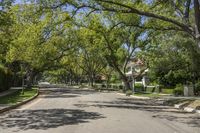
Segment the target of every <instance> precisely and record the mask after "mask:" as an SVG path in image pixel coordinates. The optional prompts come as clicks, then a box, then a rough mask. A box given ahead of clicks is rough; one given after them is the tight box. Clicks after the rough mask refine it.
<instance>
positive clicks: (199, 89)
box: [195, 81, 200, 96]
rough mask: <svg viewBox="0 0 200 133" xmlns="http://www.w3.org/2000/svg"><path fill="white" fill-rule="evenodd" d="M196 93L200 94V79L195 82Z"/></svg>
mask: <svg viewBox="0 0 200 133" xmlns="http://www.w3.org/2000/svg"><path fill="white" fill-rule="evenodd" d="M195 95H197V96H200V81H199V82H197V83H196V84H195Z"/></svg>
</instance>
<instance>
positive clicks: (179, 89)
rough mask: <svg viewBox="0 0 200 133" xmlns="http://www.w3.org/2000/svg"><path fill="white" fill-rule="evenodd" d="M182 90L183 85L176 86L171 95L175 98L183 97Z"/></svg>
mask: <svg viewBox="0 0 200 133" xmlns="http://www.w3.org/2000/svg"><path fill="white" fill-rule="evenodd" d="M183 90H184V87H183V85H181V84H177V85H176V88H175V89H174V91H173V93H174V95H175V96H183Z"/></svg>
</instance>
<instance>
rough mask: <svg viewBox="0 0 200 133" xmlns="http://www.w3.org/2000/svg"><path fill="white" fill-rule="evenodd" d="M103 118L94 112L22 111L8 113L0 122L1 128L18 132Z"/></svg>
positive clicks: (68, 110) (62, 110)
mask: <svg viewBox="0 0 200 133" xmlns="http://www.w3.org/2000/svg"><path fill="white" fill-rule="evenodd" d="M100 118H105V117H103V116H102V115H101V114H99V113H96V112H86V111H84V110H78V109H76V110H74V109H44V110H22V111H15V112H12V113H10V115H8V116H6V117H4V118H2V119H1V120H0V127H1V128H13V127H14V128H17V129H19V130H28V129H36V130H38V129H42V130H46V129H49V128H56V127H60V126H64V125H74V124H79V123H86V122H89V120H96V119H100Z"/></svg>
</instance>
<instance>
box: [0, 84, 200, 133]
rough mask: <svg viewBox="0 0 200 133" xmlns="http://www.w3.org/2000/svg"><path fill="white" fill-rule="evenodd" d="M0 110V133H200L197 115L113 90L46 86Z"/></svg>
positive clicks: (199, 117)
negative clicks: (20, 103) (18, 104)
mask: <svg viewBox="0 0 200 133" xmlns="http://www.w3.org/2000/svg"><path fill="white" fill-rule="evenodd" d="M40 91H41V95H40V96H39V97H38V98H37V99H35V100H34V101H32V102H30V103H28V104H26V105H24V106H21V107H20V108H17V109H15V110H12V111H10V112H5V113H4V114H0V133H13V132H15V133H18V132H19V133H200V115H199V114H192V113H186V112H182V111H179V110H176V109H174V108H172V107H169V106H164V105H162V101H158V100H139V99H133V98H129V97H126V96H122V95H119V94H117V93H115V92H112V93H108V92H104V93H103V92H96V91H93V90H80V89H71V88H45V89H41V90H40Z"/></svg>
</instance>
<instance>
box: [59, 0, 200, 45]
mask: <svg viewBox="0 0 200 133" xmlns="http://www.w3.org/2000/svg"><path fill="white" fill-rule="evenodd" d="M68 3H70V2H68ZM71 4H72V5H73V6H74V7H76V10H75V11H76V12H77V11H78V10H80V9H82V8H89V9H90V10H89V13H91V12H95V11H108V12H116V13H123V14H137V15H140V16H145V17H148V19H146V18H145V17H144V18H145V19H146V21H154V22H157V23H156V25H155V24H154V25H152V26H151V28H153V29H161V30H175V31H183V32H185V33H187V34H189V35H190V36H191V38H194V39H195V40H196V42H197V45H198V47H199V48H200V6H199V5H200V2H199V0H182V1H175V0H169V1H166V0H160V1H156V0H152V1H131V0H125V1H120V0H111V1H110V0H90V1H81V2H76V3H74V2H73V3H71ZM61 5H63V3H62V4H61ZM158 23H159V24H158ZM157 24H158V25H157ZM138 26H139V27H140V25H138ZM144 28H145V26H144ZM146 28H149V27H146Z"/></svg>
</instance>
